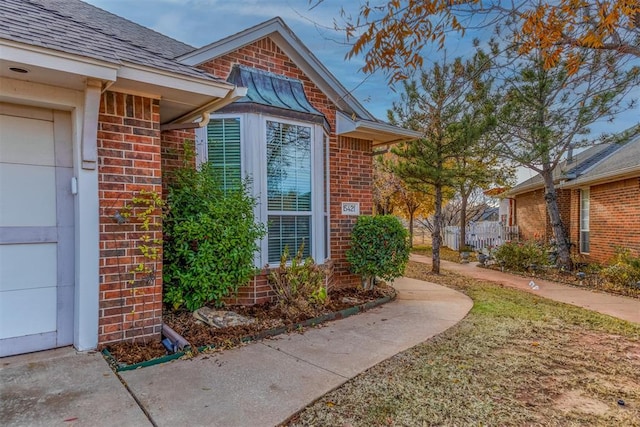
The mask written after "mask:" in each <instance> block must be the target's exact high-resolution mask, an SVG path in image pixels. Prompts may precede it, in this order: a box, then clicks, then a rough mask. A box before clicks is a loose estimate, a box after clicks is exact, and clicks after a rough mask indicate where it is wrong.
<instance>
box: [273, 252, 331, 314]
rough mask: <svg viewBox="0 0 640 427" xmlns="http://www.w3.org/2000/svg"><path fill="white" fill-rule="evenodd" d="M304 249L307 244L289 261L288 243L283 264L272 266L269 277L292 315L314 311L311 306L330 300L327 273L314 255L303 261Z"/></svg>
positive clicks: (282, 302)
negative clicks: (326, 280) (325, 273)
mask: <svg viewBox="0 0 640 427" xmlns="http://www.w3.org/2000/svg"><path fill="white" fill-rule="evenodd" d="M303 250H304V244H303V245H300V248H299V249H298V253H297V254H296V255H295V256H294V257H293V258H292V259H291V262H289V247H288V246H286V247H285V249H284V253H283V254H282V257H280V265H279V266H278V267H276V268H274V269H272V270H271V272H270V273H269V277H268V281H269V285H270V286H271V289H272V290H273V291H274V293H275V294H276V295H277V297H278V303H279V304H280V306H281V308H282V309H283V311H284V312H286V313H288V314H290V315H293V317H295V316H296V315H298V314H311V313H310V312H309V308H310V307H321V306H323V305H324V304H325V302H326V300H327V289H326V287H325V284H324V279H325V276H324V272H323V271H322V269H321V268H320V267H319V266H318V265H317V264H316V263H315V262H314V260H313V258H311V257H307V258H306V259H304V260H303V255H302V254H303Z"/></svg>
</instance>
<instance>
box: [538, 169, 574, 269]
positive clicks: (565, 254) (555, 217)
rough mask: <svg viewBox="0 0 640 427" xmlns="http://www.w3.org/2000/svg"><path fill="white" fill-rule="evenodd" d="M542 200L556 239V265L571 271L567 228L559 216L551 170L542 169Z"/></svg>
mask: <svg viewBox="0 0 640 427" xmlns="http://www.w3.org/2000/svg"><path fill="white" fill-rule="evenodd" d="M542 178H543V179H544V200H545V203H546V204H547V213H548V214H549V220H550V221H551V229H552V230H553V237H554V238H555V240H556V250H557V251H558V266H559V267H560V268H564V269H565V270H566V271H571V269H572V267H573V265H572V261H571V250H570V249H571V248H570V242H569V237H568V236H567V230H566V228H565V226H564V224H563V223H562V218H561V217H560V207H559V206H558V194H557V193H556V187H555V185H554V183H553V171H552V170H544V171H543V173H542Z"/></svg>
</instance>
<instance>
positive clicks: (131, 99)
mask: <svg viewBox="0 0 640 427" xmlns="http://www.w3.org/2000/svg"><path fill="white" fill-rule="evenodd" d="M159 120H160V116H159V103H158V100H155V99H150V98H144V97H140V96H133V95H127V94H122V93H116V92H105V93H104V94H103V95H102V99H101V102H100V115H99V119H98V121H99V123H98V158H99V163H98V188H99V198H100V302H99V304H100V305H99V307H100V311H99V323H98V325H99V332H98V334H99V335H98V340H99V343H100V344H101V345H102V344H106V343H109V342H113V341H121V340H130V339H134V338H135V339H141V340H144V339H147V338H150V337H153V338H154V339H156V338H158V336H159V334H160V329H161V324H162V262H161V261H162V253H161V251H162V245H161V243H160V244H158V245H154V247H156V248H157V249H158V251H159V253H158V258H157V259H155V260H153V259H150V258H146V257H144V256H143V255H142V253H141V251H140V248H139V245H140V244H141V243H142V242H141V237H142V236H144V235H148V236H149V237H150V239H152V240H154V239H158V240H161V239H162V228H161V223H160V214H161V212H160V209H156V210H155V211H154V212H153V213H152V215H151V217H150V220H151V224H152V225H151V227H150V229H149V231H145V230H144V229H143V226H142V223H141V220H140V219H138V218H136V214H137V213H139V211H140V210H139V209H138V208H136V207H135V205H134V203H133V201H132V198H133V197H135V196H137V195H139V194H140V191H147V192H154V193H156V194H160V193H161V191H162V178H161V155H160V124H159ZM125 206H130V207H131V210H130V213H131V217H129V218H128V219H127V221H126V222H125V223H123V224H118V223H117V221H116V220H115V219H114V215H115V214H116V213H117V212H120V213H122V214H126V213H127V208H126V207H125ZM154 224H156V225H154ZM140 263H142V264H143V265H144V266H145V268H149V269H150V270H154V271H155V274H153V273H136V272H135V271H134V270H135V269H136V266H138V265H139V264H140ZM151 278H153V279H155V280H153V279H151Z"/></svg>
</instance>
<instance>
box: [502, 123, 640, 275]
mask: <svg viewBox="0 0 640 427" xmlns="http://www.w3.org/2000/svg"><path fill="white" fill-rule="evenodd" d="M554 182H555V184H556V190H557V193H558V205H559V208H560V215H561V217H562V221H563V224H564V225H565V227H566V230H567V233H568V236H569V239H570V241H571V242H572V243H573V245H572V253H574V254H580V255H581V256H582V257H583V258H584V260H585V261H587V262H600V263H606V262H608V261H609V260H610V259H611V257H612V256H613V255H614V254H615V250H616V248H617V247H622V248H627V249H630V250H631V251H632V253H634V254H635V255H636V256H640V136H638V135H636V136H634V137H632V138H630V139H628V140H627V141H626V142H623V143H619V144H613V143H611V144H600V145H596V146H594V147H591V148H589V149H587V150H585V151H583V152H581V153H578V154H575V155H573V156H572V159H571V160H570V161H565V162H563V163H562V164H560V166H559V167H558V168H557V170H556V173H555V174H554ZM506 195H507V199H506V200H504V201H503V205H505V206H507V205H508V206H509V209H508V210H507V209H505V210H504V211H503V214H504V215H505V216H503V217H502V218H501V220H503V221H505V222H510V223H513V224H517V225H518V226H519V230H520V238H521V239H538V240H543V241H550V240H551V239H552V237H553V231H552V229H551V224H550V222H549V216H548V215H547V210H546V204H545V202H544V186H543V182H542V179H541V177H540V176H535V177H533V178H531V179H529V180H527V181H525V182H523V183H521V184H519V185H517V186H516V187H514V188H513V189H511V190H510V191H509V192H508V193H507V194H506Z"/></svg>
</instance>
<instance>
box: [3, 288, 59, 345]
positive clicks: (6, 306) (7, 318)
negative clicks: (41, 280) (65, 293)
mask: <svg viewBox="0 0 640 427" xmlns="http://www.w3.org/2000/svg"><path fill="white" fill-rule="evenodd" d="M56 298H57V289H56V287H55V286H54V287H50V288H38V289H26V290H18V291H8V292H3V293H2V299H0V339H3V338H11V337H16V336H25V335H33V334H38V333H44V332H54V331H55V330H56V328H57V312H56V310H57V303H56Z"/></svg>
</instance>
